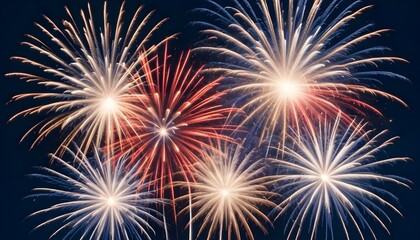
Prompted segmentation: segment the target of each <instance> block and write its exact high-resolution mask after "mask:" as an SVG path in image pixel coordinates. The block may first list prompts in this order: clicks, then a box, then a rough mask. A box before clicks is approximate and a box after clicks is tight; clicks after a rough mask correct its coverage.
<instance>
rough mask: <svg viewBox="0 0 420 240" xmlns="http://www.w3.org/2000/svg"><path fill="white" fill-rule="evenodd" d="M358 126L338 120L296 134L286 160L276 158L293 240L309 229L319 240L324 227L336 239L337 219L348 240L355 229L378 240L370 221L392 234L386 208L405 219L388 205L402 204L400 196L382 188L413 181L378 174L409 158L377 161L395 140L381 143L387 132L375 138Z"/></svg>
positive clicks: (286, 154) (362, 125)
mask: <svg viewBox="0 0 420 240" xmlns="http://www.w3.org/2000/svg"><path fill="white" fill-rule="evenodd" d="M353 124H354V125H355V126H349V127H348V128H347V129H346V128H343V127H340V117H337V119H336V121H335V123H334V124H329V123H325V124H324V126H319V127H318V128H314V129H309V128H307V129H305V131H304V133H303V134H297V133H294V134H292V136H291V142H290V143H291V144H290V145H291V146H293V147H292V149H291V148H288V147H285V150H284V151H285V154H284V157H285V158H286V159H287V160H274V162H275V163H277V164H278V167H279V169H280V173H279V177H281V179H282V180H281V181H280V182H279V186H281V187H280V188H279V190H280V191H281V193H282V194H283V195H284V196H285V197H287V198H286V200H285V201H284V202H283V203H282V204H280V205H281V206H285V208H284V209H283V211H282V212H281V213H280V215H279V216H282V214H286V213H285V212H286V211H287V212H288V213H287V214H288V215H287V216H290V217H289V220H288V223H287V225H288V227H287V229H289V230H290V231H289V233H288V239H290V238H294V237H293V236H295V238H296V239H297V238H299V237H300V236H301V234H302V232H304V231H305V230H304V229H309V230H308V233H310V235H311V239H314V238H316V237H317V236H320V235H319V234H320V232H321V231H318V230H319V228H320V227H321V225H323V226H324V227H325V229H326V231H325V235H324V237H325V238H326V239H329V238H330V237H334V233H333V226H335V225H336V224H335V223H334V222H333V218H334V217H336V218H337V221H336V223H337V224H338V226H339V225H341V227H342V229H343V232H344V233H345V236H346V237H347V239H350V238H352V237H351V231H349V229H353V228H352V227H353V226H354V227H355V228H354V229H357V231H358V234H359V235H360V237H361V238H362V239H364V238H365V237H366V236H365V235H368V234H370V235H371V236H373V237H374V238H375V239H376V236H375V232H374V230H373V228H372V227H371V225H370V223H369V220H374V221H375V222H376V223H378V224H379V225H380V226H382V227H383V229H385V230H386V231H387V232H388V233H389V231H388V229H387V227H386V224H385V223H386V221H391V220H390V218H389V216H388V214H387V213H386V211H385V209H383V208H387V209H391V210H393V211H395V212H396V213H398V214H400V215H401V213H400V212H399V211H398V210H397V208H396V207H395V206H394V205H393V204H392V203H391V202H390V201H388V200H392V201H394V202H397V198H396V196H394V195H393V194H392V193H390V192H388V191H386V190H384V189H382V187H383V183H395V184H399V185H403V186H406V187H408V185H407V184H408V181H407V180H406V179H403V178H400V177H397V176H393V175H383V174H380V173H378V172H377V170H378V167H383V166H384V165H387V164H394V163H397V162H400V161H406V160H407V158H403V157H394V158H385V159H377V158H376V155H377V154H378V153H380V152H381V151H382V150H383V149H384V148H385V147H387V146H388V145H390V144H392V142H393V141H394V140H395V139H396V137H394V138H391V139H388V140H386V141H381V138H383V135H384V134H385V133H386V131H382V132H379V133H377V134H373V132H372V131H365V130H364V129H365V128H366V124H362V123H359V124H356V123H354V122H353ZM379 185H380V186H379ZM387 199H388V200H387ZM365 229H366V230H368V231H364V230H365ZM321 236H322V235H321Z"/></svg>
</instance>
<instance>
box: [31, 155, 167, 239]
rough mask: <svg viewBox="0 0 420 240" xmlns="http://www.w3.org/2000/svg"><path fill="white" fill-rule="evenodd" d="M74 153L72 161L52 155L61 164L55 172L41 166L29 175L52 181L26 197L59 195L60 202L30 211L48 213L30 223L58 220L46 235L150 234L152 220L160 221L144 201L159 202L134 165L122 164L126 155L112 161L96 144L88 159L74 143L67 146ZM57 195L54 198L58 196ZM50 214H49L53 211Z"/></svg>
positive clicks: (109, 236) (108, 236) (112, 236)
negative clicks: (75, 149)
mask: <svg viewBox="0 0 420 240" xmlns="http://www.w3.org/2000/svg"><path fill="white" fill-rule="evenodd" d="M67 152H68V153H69V154H70V155H71V156H72V157H73V158H74V164H76V165H77V167H73V166H72V165H71V164H69V163H67V162H66V161H64V160H62V159H60V158H58V157H57V156H53V159H54V160H55V162H56V163H57V164H58V165H60V166H61V167H62V168H63V169H62V170H60V172H58V171H55V170H53V169H50V168H41V170H42V173H39V174H33V176H34V177H38V178H40V179H43V180H45V182H46V183H47V182H48V183H49V184H50V185H51V184H52V185H53V186H52V187H46V188H35V189H34V191H35V192H36V193H35V194H33V195H31V196H29V197H30V198H34V199H39V198H48V199H49V201H54V200H53V198H54V199H59V201H60V202H59V203H57V204H55V205H53V206H51V207H48V208H46V209H42V210H39V211H37V212H35V213H33V214H31V215H30V217H33V216H38V215H46V216H48V218H49V219H48V220H46V221H45V222H43V223H42V224H39V225H38V226H36V228H35V229H38V228H41V227H45V226H47V225H50V224H53V223H60V225H61V227H59V228H58V229H57V230H56V231H55V232H54V233H52V234H51V236H50V238H53V237H56V238H59V239H74V238H77V239H143V238H142V237H145V239H151V237H150V233H151V232H153V233H154V230H153V227H152V224H161V221H160V220H159V219H158V218H157V217H155V216H154V215H153V214H157V215H159V213H157V212H156V211H155V210H153V209H152V208H149V207H148V205H151V204H152V205H155V206H156V205H159V204H161V203H162V201H161V200H158V199H156V198H152V196H151V195H152V193H151V192H148V191H144V190H145V189H146V188H147V186H148V185H147V184H144V183H141V182H139V181H138V177H139V176H138V174H136V170H137V169H136V168H132V169H129V170H127V165H126V163H127V161H126V157H125V156H123V157H122V158H120V159H119V161H118V162H117V163H116V164H115V165H113V166H111V164H110V161H109V160H107V159H108V156H105V155H103V154H101V153H100V152H99V150H97V149H95V151H94V153H95V155H94V157H93V158H91V159H88V158H87V157H86V155H84V154H83V153H82V152H81V150H80V149H79V148H78V149H77V151H76V152H73V151H71V150H69V149H68V150H67ZM57 197H59V198H57ZM52 216H54V217H52Z"/></svg>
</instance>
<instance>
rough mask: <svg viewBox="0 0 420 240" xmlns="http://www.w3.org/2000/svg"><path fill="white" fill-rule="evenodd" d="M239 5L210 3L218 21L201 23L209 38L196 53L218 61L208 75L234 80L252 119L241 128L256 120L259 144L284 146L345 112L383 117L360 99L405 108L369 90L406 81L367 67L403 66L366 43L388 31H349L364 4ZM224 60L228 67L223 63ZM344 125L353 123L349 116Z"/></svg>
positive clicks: (261, 1) (266, 1)
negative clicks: (305, 128)
mask: <svg viewBox="0 0 420 240" xmlns="http://www.w3.org/2000/svg"><path fill="white" fill-rule="evenodd" d="M235 2H236V3H237V5H236V7H226V8H223V7H222V6H220V5H218V4H217V3H215V2H213V1H210V4H211V5H212V7H211V9H213V10H209V9H199V11H204V12H206V13H210V14H211V15H212V16H215V17H217V19H218V20H217V23H215V24H212V23H211V22H198V23H199V24H200V25H202V26H204V27H205V28H206V29H205V30H204V31H203V32H204V34H205V36H206V37H207V38H206V40H204V42H205V43H202V44H201V45H202V47H198V49H197V50H200V51H205V52H206V53H216V54H218V62H217V63H215V64H216V66H214V67H213V68H210V69H209V71H212V72H222V73H224V74H226V75H227V76H231V78H232V82H233V83H232V85H233V86H232V89H233V90H234V91H236V92H237V93H238V94H240V95H241V96H240V97H239V99H240V102H242V100H245V102H244V104H243V105H242V109H243V110H244V111H245V112H246V113H248V117H247V118H246V119H245V121H243V124H244V123H246V122H249V121H252V120H255V119H257V120H256V121H257V122H259V124H257V125H260V126H261V131H260V132H261V141H263V140H265V139H267V138H268V139H269V141H270V142H271V138H272V136H273V134H275V135H278V136H279V137H281V139H283V140H282V141H279V143H280V145H284V141H285V140H284V139H285V138H286V135H287V133H286V129H289V127H290V126H294V127H295V129H299V125H301V124H310V123H311V119H313V118H317V119H323V118H324V117H325V116H329V117H335V116H336V115H337V113H338V112H339V111H340V110H349V111H350V110H351V112H356V113H358V114H361V113H364V112H365V111H366V110H367V111H373V112H375V113H377V114H381V113H380V112H379V110H378V109H377V108H375V107H374V106H372V105H370V104H369V103H368V102H364V101H363V100H361V99H360V98H359V96H360V95H361V94H362V93H369V94H371V95H373V96H381V97H386V98H390V99H393V100H395V101H398V102H400V103H402V104H404V103H403V102H402V101H401V100H399V99H398V98H396V97H394V96H392V95H390V94H388V93H386V92H383V91H380V90H377V89H374V88H371V87H369V86H368V84H370V83H374V82H376V81H377V80H376V79H377V78H381V77H397V78H404V77H402V76H400V75H397V74H395V73H391V72H387V71H380V70H376V69H375V70H369V68H366V66H370V65H374V66H376V65H377V64H378V63H380V62H393V61H404V60H403V59H401V58H398V57H388V56H382V52H383V51H384V50H386V48H384V47H381V46H373V47H366V44H362V43H364V42H366V41H367V40H368V39H371V38H373V37H376V36H379V35H381V34H382V33H384V32H386V31H387V30H375V31H371V30H370V29H372V24H368V25H366V26H363V27H361V28H358V29H356V30H354V31H350V30H349V29H347V28H346V26H347V25H348V24H349V23H350V22H351V21H352V20H353V19H355V18H357V17H358V16H359V15H360V14H361V13H362V12H364V11H365V10H366V9H368V8H370V6H368V7H362V8H357V6H358V5H359V1H356V2H352V3H351V4H350V5H349V6H344V4H343V3H344V2H346V1H338V0H333V1H331V3H330V4H328V3H324V1H322V0H315V1H313V3H312V5H310V4H309V2H310V1H305V0H298V1H296V0H289V1H283V2H281V1H280V0H258V1H257V2H258V3H257V4H255V3H251V2H247V1H246V0H238V1H235ZM206 42H207V44H206ZM203 45H205V46H203ZM221 56H224V57H226V59H227V60H226V62H221V61H220V57H221ZM238 101H239V100H238ZM404 105H405V104H404ZM349 111H346V112H349ZM261 116H264V117H261ZM342 118H343V120H344V121H346V122H347V123H349V122H351V118H350V117H349V116H348V115H347V114H343V115H342ZM277 131H279V134H277Z"/></svg>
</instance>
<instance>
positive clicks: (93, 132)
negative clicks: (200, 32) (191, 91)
mask: <svg viewBox="0 0 420 240" xmlns="http://www.w3.org/2000/svg"><path fill="white" fill-rule="evenodd" d="M142 9H143V7H139V8H138V9H137V11H136V12H135V14H134V15H133V16H132V17H131V18H130V19H131V20H130V22H129V24H128V25H124V24H123V19H124V16H123V13H124V3H123V4H122V5H121V8H120V10H119V12H118V18H117V22H116V24H115V26H114V28H113V27H112V24H110V23H109V21H108V13H107V4H106V2H105V3H104V9H103V25H102V26H100V25H95V22H94V16H93V14H92V12H94V11H92V9H91V7H90V5H88V10H87V13H85V11H83V10H82V11H81V18H80V19H77V18H75V17H74V16H73V15H72V13H71V12H70V10H69V9H68V8H66V11H67V14H68V18H69V19H68V20H63V22H62V27H60V26H59V25H57V24H55V23H54V22H53V21H52V20H51V19H50V18H48V17H45V19H46V21H47V22H48V24H49V25H50V27H44V26H42V25H41V24H38V23H37V24H36V26H37V27H38V28H39V29H40V30H41V31H42V32H43V33H44V34H45V36H46V37H47V38H48V41H46V40H43V37H42V36H41V37H35V36H32V35H28V38H29V41H26V42H23V43H22V44H23V45H24V46H28V47H29V48H31V49H33V50H34V51H36V52H38V53H39V54H40V56H39V59H38V60H36V59H35V60H34V59H32V58H27V57H13V58H12V59H16V60H18V61H21V62H22V63H25V64H30V65H32V66H35V67H38V68H39V69H41V70H42V74H38V73H37V72H38V71H36V70H34V73H25V72H15V73H10V74H7V75H8V76H18V77H20V78H21V79H23V80H25V81H27V82H36V83H37V84H39V85H42V86H44V89H45V90H44V92H34V93H24V94H19V95H16V96H15V97H14V98H13V100H20V99H25V98H31V99H49V101H52V102H50V103H45V102H40V103H39V105H37V106H35V107H31V108H29V109H26V110H24V111H21V112H20V113H18V114H16V115H15V116H13V117H12V118H11V120H13V119H15V118H17V117H19V116H27V115H32V114H39V113H41V112H44V113H48V114H47V116H48V115H49V114H51V115H52V114H55V115H53V116H52V117H51V118H47V119H45V120H43V121H41V122H39V123H38V124H36V125H35V126H33V127H32V128H31V129H30V130H29V131H28V132H27V133H26V134H25V136H24V137H23V138H22V139H24V138H25V137H26V136H27V135H28V134H29V133H32V132H33V131H37V133H38V135H37V137H36V139H35V140H34V142H33V145H32V147H33V146H34V145H35V144H36V143H38V142H39V141H41V140H42V139H43V138H44V137H46V136H47V135H48V134H49V133H51V131H53V130H55V129H61V130H63V131H64V134H63V135H65V138H64V140H63V141H62V144H61V145H62V146H68V145H69V144H70V143H71V142H72V141H75V140H79V139H80V141H78V142H79V145H80V147H81V148H82V149H83V151H84V152H86V151H87V150H88V148H89V147H91V146H92V145H93V144H94V145H96V146H100V145H101V144H104V142H105V143H106V144H107V145H110V144H111V143H112V142H113V141H114V138H116V137H118V138H120V137H121V136H122V135H123V133H124V129H123V127H122V125H121V124H122V123H124V122H126V121H127V117H128V116H130V115H131V114H134V113H133V112H132V109H133V103H132V102H133V101H134V102H135V101H136V98H138V97H141V95H139V94H135V93H133V91H131V90H132V89H134V88H133V87H134V86H135V85H136V83H135V82H132V81H131V80H130V78H131V77H132V74H134V71H135V70H136V68H137V67H138V66H139V65H140V62H141V61H142V58H143V57H144V56H146V55H147V54H149V53H150V52H151V51H154V50H155V49H156V47H157V46H158V45H160V44H161V43H162V42H165V41H166V40H167V39H164V40H163V41H162V42H159V43H158V44H157V45H156V46H151V47H149V48H146V44H147V43H148V42H149V39H150V37H151V35H152V34H153V33H154V32H155V31H156V30H157V29H158V28H159V27H160V26H161V25H162V23H163V22H164V21H165V20H162V21H159V22H158V23H157V24H155V25H151V26H150V27H148V26H149V25H148V24H149V21H150V20H151V18H152V14H153V12H150V13H147V14H143V12H144V11H143V10H142ZM142 15H145V16H144V17H143V18H142V17H141V16H142ZM77 20H78V21H79V22H78V21H77ZM126 26H128V27H126ZM168 38H171V37H168ZM140 50H141V51H140ZM140 52H142V54H140ZM125 125H129V124H125ZM61 150H63V148H61ZM63 152H64V150H63V151H61V153H63Z"/></svg>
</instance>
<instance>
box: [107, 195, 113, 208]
mask: <svg viewBox="0 0 420 240" xmlns="http://www.w3.org/2000/svg"><path fill="white" fill-rule="evenodd" d="M106 203H107V204H108V206H110V207H112V206H114V204H115V198H114V197H108V199H107V201H106Z"/></svg>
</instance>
